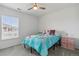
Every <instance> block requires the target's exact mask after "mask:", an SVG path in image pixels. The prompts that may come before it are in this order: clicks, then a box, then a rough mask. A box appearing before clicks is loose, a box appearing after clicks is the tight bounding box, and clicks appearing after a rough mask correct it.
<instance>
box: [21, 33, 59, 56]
mask: <svg viewBox="0 0 79 59" xmlns="http://www.w3.org/2000/svg"><path fill="white" fill-rule="evenodd" d="M60 41H61V36H59V35H43V34H37V35H31V36H27V37H25V38H23V40H22V44H23V45H24V47H25V46H26V45H28V46H29V47H31V52H32V49H35V50H36V51H37V52H38V53H39V55H41V56H47V55H48V49H50V48H51V47H54V46H55V45H56V44H60Z"/></svg>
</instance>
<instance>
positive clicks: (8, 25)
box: [1, 16, 19, 40]
mask: <svg viewBox="0 0 79 59" xmlns="http://www.w3.org/2000/svg"><path fill="white" fill-rule="evenodd" d="M1 20H2V40H6V39H12V38H18V37H19V20H18V18H17V17H12V16H2V18H1Z"/></svg>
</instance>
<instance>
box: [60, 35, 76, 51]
mask: <svg viewBox="0 0 79 59" xmlns="http://www.w3.org/2000/svg"><path fill="white" fill-rule="evenodd" d="M61 46H62V47H64V48H66V49H70V50H75V42H74V38H71V37H62V38H61Z"/></svg>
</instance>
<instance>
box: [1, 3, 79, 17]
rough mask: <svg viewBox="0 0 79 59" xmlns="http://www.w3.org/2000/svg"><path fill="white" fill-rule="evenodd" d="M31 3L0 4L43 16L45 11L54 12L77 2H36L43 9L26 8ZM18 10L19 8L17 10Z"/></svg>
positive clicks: (30, 5)
mask: <svg viewBox="0 0 79 59" xmlns="http://www.w3.org/2000/svg"><path fill="white" fill-rule="evenodd" d="M32 4H33V3H0V5H3V6H6V7H8V8H11V9H14V10H17V8H20V9H21V10H20V12H22V13H27V14H30V15H34V16H43V15H45V14H47V13H51V12H55V11H57V10H61V9H63V8H68V7H73V6H78V5H79V4H78V3H77V4H76V3H38V4H39V6H43V7H45V8H46V9H45V10H40V9H39V10H27V9H28V8H30V7H32ZM18 11H19V10H18Z"/></svg>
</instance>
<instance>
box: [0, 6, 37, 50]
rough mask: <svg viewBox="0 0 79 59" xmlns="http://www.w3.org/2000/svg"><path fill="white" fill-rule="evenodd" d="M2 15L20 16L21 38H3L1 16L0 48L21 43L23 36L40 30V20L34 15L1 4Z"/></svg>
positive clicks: (0, 14)
mask: <svg viewBox="0 0 79 59" xmlns="http://www.w3.org/2000/svg"><path fill="white" fill-rule="evenodd" d="M2 15H9V16H16V17H18V18H19V26H20V27H19V29H20V30H19V33H20V36H19V38H16V39H8V40H1V18H0V49H2V48H6V47H10V46H13V45H17V44H20V43H21V39H22V38H23V37H25V36H26V35H29V34H33V33H36V32H37V31H38V25H37V23H38V20H37V18H36V17H34V16H31V15H28V14H22V13H18V12H16V11H14V10H11V9H9V8H6V7H3V6H0V16H2Z"/></svg>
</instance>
